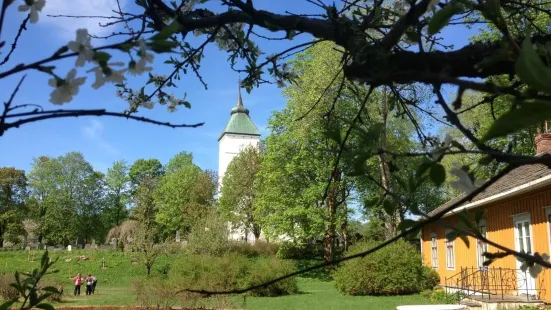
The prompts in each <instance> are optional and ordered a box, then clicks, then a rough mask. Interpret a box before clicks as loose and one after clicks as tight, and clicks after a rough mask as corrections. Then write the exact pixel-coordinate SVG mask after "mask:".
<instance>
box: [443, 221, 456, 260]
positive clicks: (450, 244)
mask: <svg viewBox="0 0 551 310" xmlns="http://www.w3.org/2000/svg"><path fill="white" fill-rule="evenodd" d="M451 232H453V230H451V229H446V235H445V245H446V269H447V270H455V240H448V237H447V236H448V234H449V233H451ZM450 248H451V257H450Z"/></svg>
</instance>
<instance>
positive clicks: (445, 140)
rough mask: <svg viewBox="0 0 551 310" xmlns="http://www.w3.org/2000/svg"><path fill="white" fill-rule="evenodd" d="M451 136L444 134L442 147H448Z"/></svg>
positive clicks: (451, 139)
mask: <svg viewBox="0 0 551 310" xmlns="http://www.w3.org/2000/svg"><path fill="white" fill-rule="evenodd" d="M452 141H453V138H452V137H451V136H450V134H446V136H445V137H444V147H450V146H451V144H452Z"/></svg>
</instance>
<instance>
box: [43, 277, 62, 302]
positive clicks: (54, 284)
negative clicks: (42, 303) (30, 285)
mask: <svg viewBox="0 0 551 310" xmlns="http://www.w3.org/2000/svg"><path fill="white" fill-rule="evenodd" d="M44 287H55V288H56V289H57V290H58V291H59V292H60V293H59V294H57V293H53V294H51V295H50V296H48V298H47V299H48V301H50V302H54V301H55V302H61V301H62V300H63V284H62V283H61V282H59V281H54V282H52V281H50V282H44V283H40V284H39V290H40V293H42V294H45V293H48V292H47V291H44V290H41V288H44Z"/></svg>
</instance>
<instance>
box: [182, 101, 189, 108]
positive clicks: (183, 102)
mask: <svg viewBox="0 0 551 310" xmlns="http://www.w3.org/2000/svg"><path fill="white" fill-rule="evenodd" d="M181 103H182V104H183V105H184V107H186V108H188V109H191V103H189V101H185V100H184V101H181Z"/></svg>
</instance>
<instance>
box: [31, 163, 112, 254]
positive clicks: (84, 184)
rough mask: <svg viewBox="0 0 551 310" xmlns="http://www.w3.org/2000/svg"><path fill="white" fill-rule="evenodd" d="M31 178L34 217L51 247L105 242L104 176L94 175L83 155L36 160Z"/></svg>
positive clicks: (40, 239)
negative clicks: (102, 218) (94, 241)
mask: <svg viewBox="0 0 551 310" xmlns="http://www.w3.org/2000/svg"><path fill="white" fill-rule="evenodd" d="M29 178H30V190H31V195H32V196H33V198H34V199H33V200H32V201H33V203H32V204H31V205H32V206H34V207H35V208H36V209H35V210H34V211H33V214H34V217H35V218H36V219H37V222H38V224H39V226H40V231H41V235H40V236H43V237H46V239H47V240H48V243H50V244H64V245H66V244H68V243H70V242H72V241H73V240H75V238H80V239H81V240H82V241H83V242H89V241H90V240H91V239H92V238H97V239H103V236H105V232H106V230H105V227H103V225H102V222H101V217H100V215H101V211H102V209H103V207H104V202H105V195H104V187H105V186H104V176H103V174H101V173H98V172H96V171H94V169H93V167H92V166H91V165H90V163H88V162H87V161H86V159H84V156H83V155H82V154H81V153H79V152H69V153H67V154H65V155H64V156H60V157H58V158H48V157H41V158H38V159H35V162H34V164H33V168H32V170H31V173H30V174H29ZM39 242H42V238H41V237H39Z"/></svg>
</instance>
